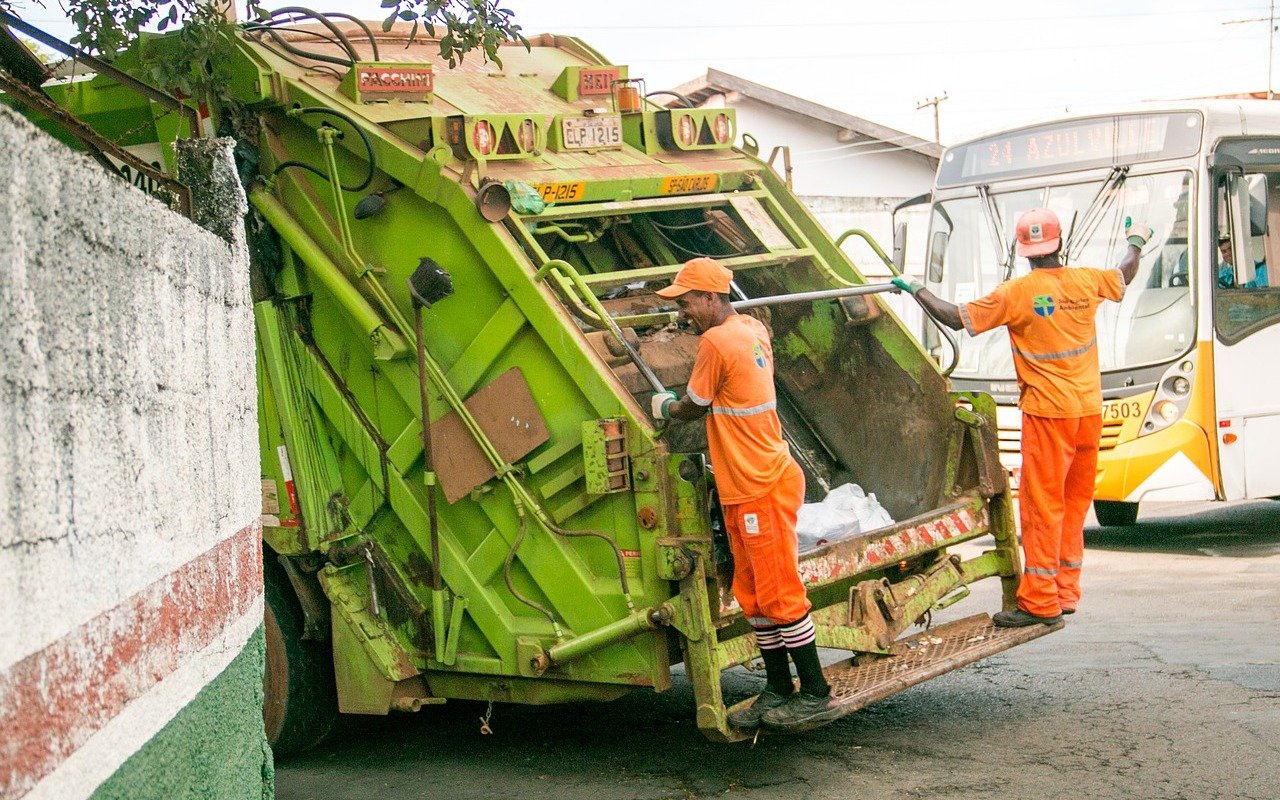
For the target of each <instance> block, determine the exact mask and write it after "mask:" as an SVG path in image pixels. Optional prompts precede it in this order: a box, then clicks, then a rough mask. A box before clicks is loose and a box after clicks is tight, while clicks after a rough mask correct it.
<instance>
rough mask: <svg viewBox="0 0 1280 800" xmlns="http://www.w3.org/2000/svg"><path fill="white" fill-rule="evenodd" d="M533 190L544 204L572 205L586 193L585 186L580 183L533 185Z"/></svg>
mask: <svg viewBox="0 0 1280 800" xmlns="http://www.w3.org/2000/svg"><path fill="white" fill-rule="evenodd" d="M533 188H534V189H535V190H536V191H537V192H538V194H540V195H542V200H543V202H546V203H572V202H573V201H574V200H581V199H582V195H583V194H584V193H585V192H586V191H587V185H586V184H585V183H583V182H581V181H575V182H573V183H535V184H534V185H533Z"/></svg>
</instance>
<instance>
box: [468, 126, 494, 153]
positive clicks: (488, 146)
mask: <svg viewBox="0 0 1280 800" xmlns="http://www.w3.org/2000/svg"><path fill="white" fill-rule="evenodd" d="M471 143H472V144H473V145H475V148H476V152H477V153H479V154H480V155H482V156H487V155H489V154H490V153H492V152H493V145H494V136H493V126H492V125H490V124H489V123H488V122H485V121H484V120H480V121H478V122H476V124H475V125H474V126H473V127H472V128H471Z"/></svg>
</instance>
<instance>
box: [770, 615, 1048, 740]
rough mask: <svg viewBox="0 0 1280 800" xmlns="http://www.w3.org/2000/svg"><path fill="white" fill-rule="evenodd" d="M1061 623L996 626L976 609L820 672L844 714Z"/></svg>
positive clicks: (1030, 638)
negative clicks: (889, 649) (887, 650)
mask: <svg viewBox="0 0 1280 800" xmlns="http://www.w3.org/2000/svg"><path fill="white" fill-rule="evenodd" d="M1062 627H1063V623H1061V622H1060V623H1058V624H1057V625H1031V626H1028V627H1025V628H997V627H996V626H995V624H994V623H992V621H991V617H990V616H988V615H987V614H977V615H974V616H972V617H965V618H964V619H960V620H956V621H955V622H949V623H947V624H945V625H939V626H938V627H936V628H932V629H930V630H927V631H922V632H920V633H917V634H913V635H911V636H908V637H905V638H903V639H899V640H898V641H897V642H895V643H894V654H893V655H891V656H873V655H862V656H855V657H854V658H850V659H846V660H844V661H840V662H838V663H836V664H832V665H831V666H829V667H826V668H825V669H824V670H823V672H824V673H825V674H826V677H827V682H828V683H830V684H831V694H832V696H833V697H834V698H835V701H836V705H837V706H838V707H839V709H840V714H839V716H840V717H843V716H845V715H846V714H852V713H853V712H855V711H858V710H859V709H862V708H864V707H866V706H868V705H870V704H872V703H874V702H876V701H878V700H883V699H885V698H886V697H889V696H891V695H895V694H897V693H898V692H901V691H904V690H906V689H909V688H911V687H912V686H915V685H916V684H918V683H923V682H925V681H927V680H929V679H930V678H936V677H938V676H939V675H942V674H944V673H947V672H950V671H951V670H953V669H958V668H960V667H963V666H965V665H967V664H972V663H973V662H975V661H979V660H981V659H983V658H986V657H987V656H990V655H994V654H996V653H999V652H1001V651H1002V650H1008V649H1009V648H1011V647H1015V646H1017V645H1020V644H1023V643H1024V642H1029V641H1031V640H1032V639H1038V638H1040V637H1041V636H1044V635H1045V634H1048V633H1052V632H1054V631H1057V630H1061V629H1062ZM838 718H839V717H836V719H838ZM819 724H820V725H821V724H826V722H823V723H819ZM813 727H818V725H814V726H813ZM793 730H797V729H793Z"/></svg>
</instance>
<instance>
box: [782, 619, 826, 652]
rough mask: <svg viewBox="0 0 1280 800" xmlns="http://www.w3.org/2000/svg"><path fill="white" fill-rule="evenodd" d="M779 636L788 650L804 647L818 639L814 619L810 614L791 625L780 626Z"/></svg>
mask: <svg viewBox="0 0 1280 800" xmlns="http://www.w3.org/2000/svg"><path fill="white" fill-rule="evenodd" d="M778 634H779V635H780V636H781V637H782V643H783V644H785V645H786V646H787V648H788V649H793V648H796V647H803V646H804V645H806V644H809V643H810V642H812V641H814V640H815V639H816V638H818V634H817V631H815V630H814V628H813V618H812V617H810V616H809V615H808V614H805V615H804V616H803V617H801V618H800V619H798V620H796V621H795V622H792V623H791V624H789V625H779V626H778Z"/></svg>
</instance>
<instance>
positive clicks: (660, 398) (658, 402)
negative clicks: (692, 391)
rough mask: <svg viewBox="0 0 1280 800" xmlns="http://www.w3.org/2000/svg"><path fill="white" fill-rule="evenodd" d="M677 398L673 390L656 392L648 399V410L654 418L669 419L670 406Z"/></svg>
mask: <svg viewBox="0 0 1280 800" xmlns="http://www.w3.org/2000/svg"><path fill="white" fill-rule="evenodd" d="M679 399H680V398H678V397H676V393H675V392H671V391H667V392H658V393H657V394H655V395H654V396H653V397H652V398H651V399H650V400H649V411H650V412H651V413H652V414H653V418H654V419H671V406H673V405H675V402H676V401H677V400H679Z"/></svg>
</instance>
